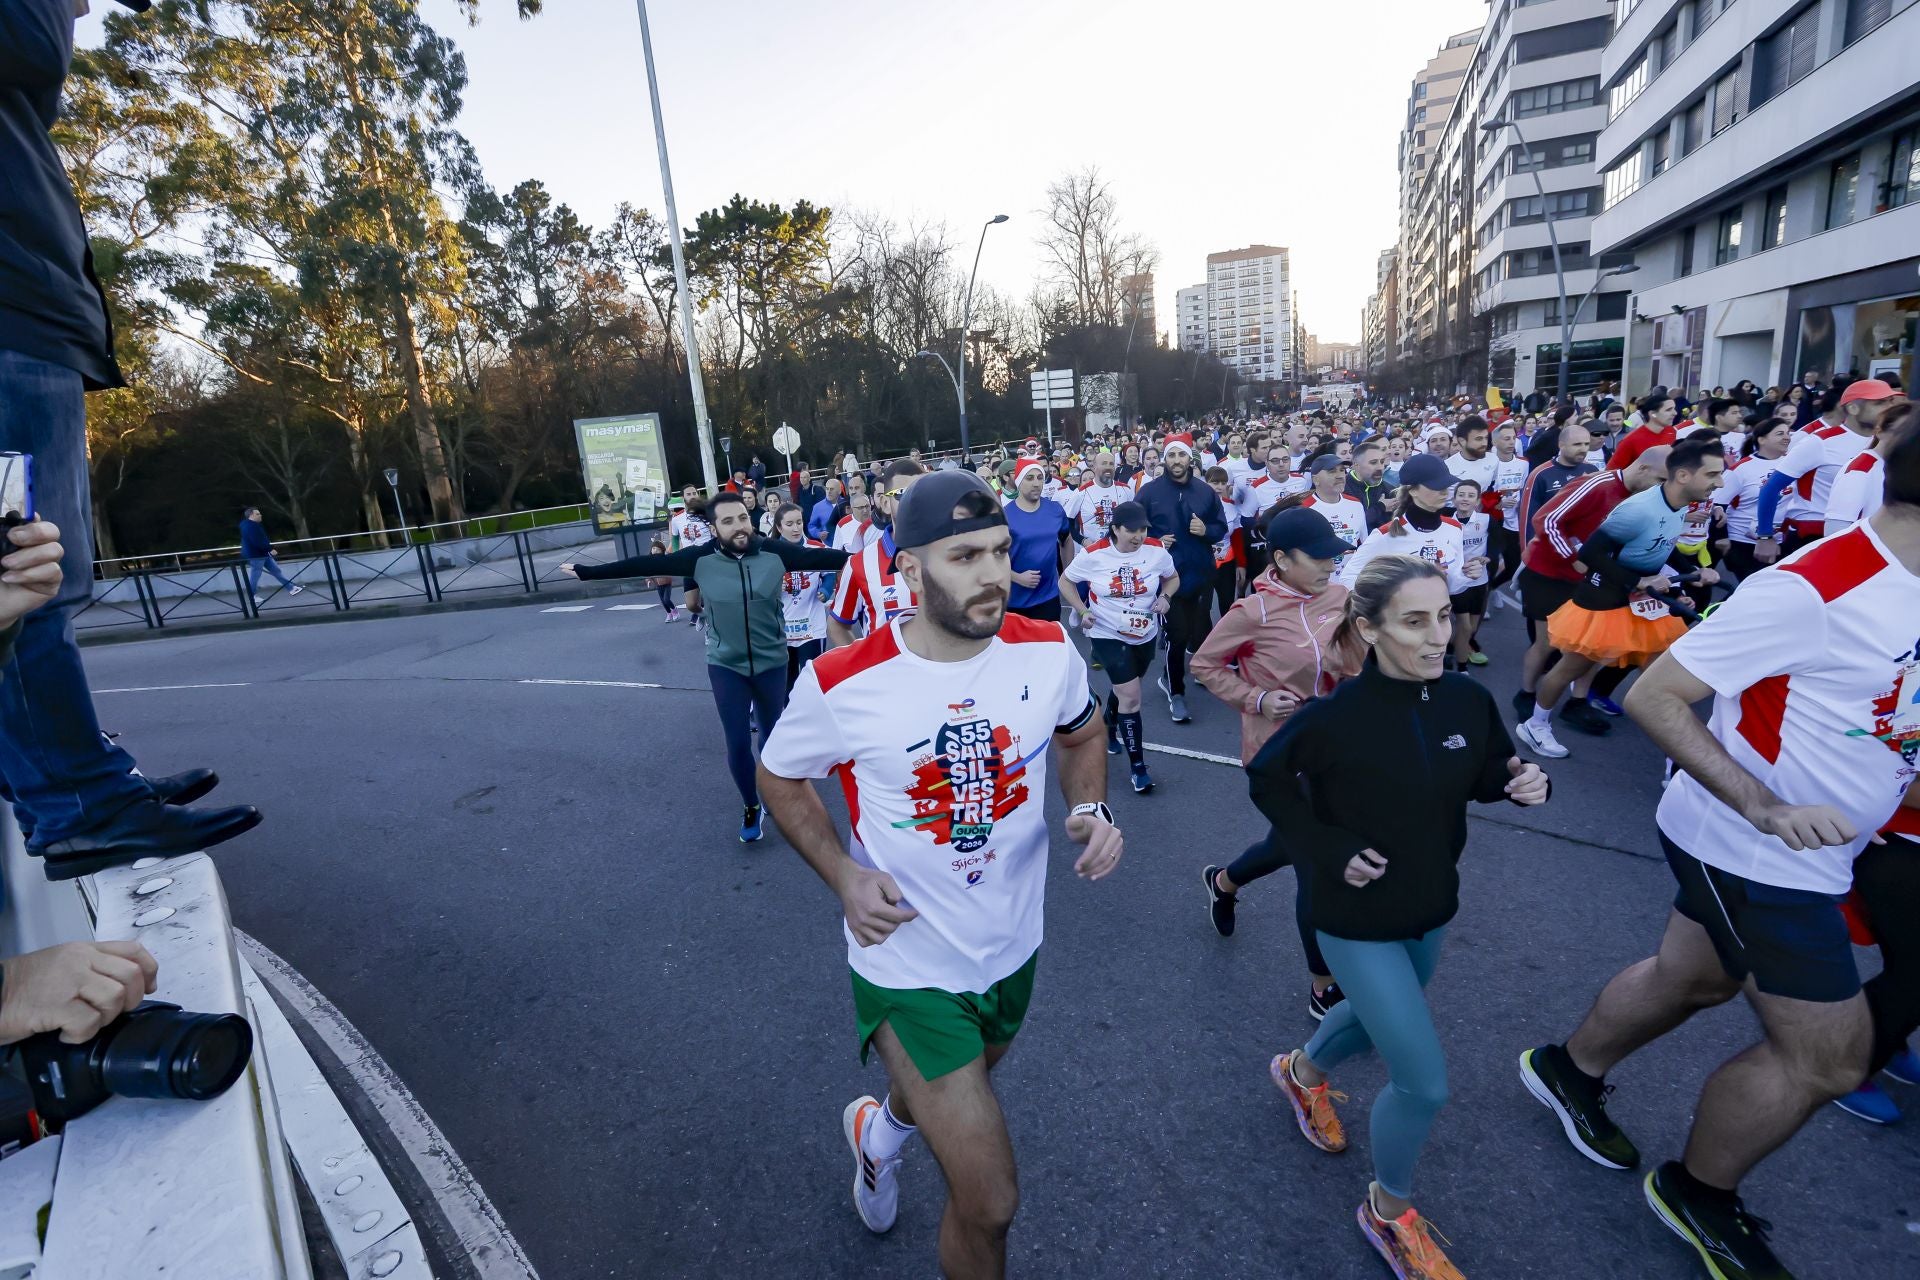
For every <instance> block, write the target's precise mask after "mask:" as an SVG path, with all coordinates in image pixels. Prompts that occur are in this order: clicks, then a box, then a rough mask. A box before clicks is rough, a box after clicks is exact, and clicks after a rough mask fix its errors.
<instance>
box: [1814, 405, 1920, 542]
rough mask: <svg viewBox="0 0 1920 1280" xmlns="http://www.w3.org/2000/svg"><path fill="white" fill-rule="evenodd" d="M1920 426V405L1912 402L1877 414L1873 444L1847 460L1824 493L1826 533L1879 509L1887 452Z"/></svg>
mask: <svg viewBox="0 0 1920 1280" xmlns="http://www.w3.org/2000/svg"><path fill="white" fill-rule="evenodd" d="M1917 429H1920V408H1916V407H1915V406H1914V405H1913V403H1912V402H1908V403H1907V404H1904V405H1896V406H1895V407H1894V408H1891V409H1889V410H1887V412H1886V413H1884V414H1882V415H1881V416H1880V421H1879V423H1878V424H1877V425H1876V426H1875V428H1874V442H1873V447H1872V448H1870V449H1868V450H1866V451H1865V452H1864V453H1862V454H1861V455H1860V456H1859V457H1857V458H1855V459H1854V460H1853V461H1852V462H1849V463H1848V464H1847V465H1846V467H1845V468H1844V469H1843V470H1842V471H1841V472H1840V474H1839V475H1837V476H1835V477H1834V478H1833V488H1832V490H1831V491H1830V492H1829V493H1828V494H1827V510H1826V522H1827V523H1826V528H1827V533H1828V535H1829V536H1831V535H1833V534H1836V533H1843V532H1845V531H1846V530H1848V529H1851V528H1852V527H1853V526H1854V525H1856V524H1859V523H1860V522H1861V521H1862V520H1865V519H1867V518H1868V517H1869V516H1871V515H1872V514H1873V513H1874V512H1876V511H1878V510H1879V509H1880V497H1881V491H1882V490H1883V489H1885V488H1886V484H1887V464H1886V455H1887V454H1889V453H1891V452H1892V451H1893V447H1894V446H1895V445H1897V444H1899V443H1900V441H1901V440H1902V439H1904V438H1905V436H1906V434H1907V433H1908V432H1910V431H1914V430H1917Z"/></svg>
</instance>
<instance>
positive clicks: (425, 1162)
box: [233, 929, 538, 1280]
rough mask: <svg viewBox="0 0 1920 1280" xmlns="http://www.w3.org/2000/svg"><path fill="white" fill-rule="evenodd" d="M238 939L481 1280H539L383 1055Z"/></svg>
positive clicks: (255, 947) (270, 958)
mask: <svg viewBox="0 0 1920 1280" xmlns="http://www.w3.org/2000/svg"><path fill="white" fill-rule="evenodd" d="M233 940H234V942H235V943H236V944H237V945H238V946H239V948H240V950H241V952H242V953H243V954H244V956H245V958H246V960H247V963H248V964H250V965H251V966H252V967H253V971H254V973H255V974H257V975H258V976H259V978H260V980H261V981H262V982H264V983H266V984H267V986H268V987H270V988H272V990H273V993H274V994H275V995H276V996H278V997H279V998H280V1000H281V1001H282V1002H283V1003H284V1004H285V1006H286V1007H287V1008H289V1009H291V1010H292V1011H293V1012H294V1013H296V1014H298V1015H299V1016H300V1018H301V1020H302V1021H304V1022H305V1023H306V1024H307V1026H308V1027H310V1028H311V1029H312V1030H313V1032H314V1034H315V1035H316V1036H318V1037H319V1038H320V1041H321V1043H323V1044H325V1045H326V1046H327V1048H328V1050H330V1051H331V1052H332V1053H333V1055H334V1057H335V1058H336V1059H338V1061H339V1063H340V1065H341V1067H343V1068H344V1069H345V1070H346V1072H347V1073H348V1074H349V1075H351V1076H352V1077H353V1080H354V1083H355V1084H357V1085H358V1086H359V1087H360V1089H361V1090H362V1091H363V1092H364V1093H365V1094H366V1097H367V1101H369V1102H370V1103H372V1104H373V1108H374V1110H375V1111H377V1112H379V1114H380V1118H381V1120H382V1121H384V1122H385V1123H386V1126H387V1128H388V1130H389V1131H391V1132H392V1134H393V1136H394V1138H395V1140H396V1141H397V1142H399V1144H400V1146H401V1148H402V1150H404V1151H405V1152H406V1153H407V1158H408V1160H410V1161H411V1162H412V1164H413V1167H414V1170H415V1171H416V1172H417V1173H418V1174H419V1175H420V1180H421V1182H423V1183H424V1184H425V1185H426V1188H427V1192H428V1194H430V1195H431V1196H433V1198H434V1202H435V1203H436V1204H437V1205H438V1206H439V1208H440V1212H441V1213H442V1214H444V1215H445V1216H446V1220H447V1224H448V1225H449V1226H450V1227H451V1228H452V1229H453V1232H454V1234H455V1235H456V1236H457V1237H458V1238H459V1241H460V1245H461V1247H462V1248H463V1249H464V1250H465V1251H466V1254H467V1261H468V1262H469V1263H470V1264H471V1265H472V1267H473V1270H474V1274H475V1275H477V1276H479V1277H480V1278H481V1280H538V1273H537V1272H535V1271H534V1269H533V1264H532V1263H531V1262H529V1261H527V1255H526V1254H525V1253H523V1252H522V1251H521V1249H520V1242H519V1241H517V1240H515V1239H514V1238H513V1233H512V1232H511V1231H509V1230H507V1224H506V1223H505V1222H504V1221H502V1220H501V1217H500V1213H499V1210H497V1209H495V1208H494V1207H493V1201H491V1200H489V1199H488V1198H487V1193H486V1192H485V1191H482V1190H481V1189H480V1184H479V1182H478V1181H476V1180H475V1179H474V1176H473V1174H472V1173H471V1172H470V1171H469V1170H468V1169H467V1166H466V1165H465V1164H464V1163H463V1162H462V1161H461V1159H460V1157H459V1155H458V1154H457V1153H455V1151H454V1149H453V1144H452V1143H450V1142H448V1141H447V1136H446V1135H445V1134H444V1133H442V1132H440V1128H439V1126H438V1125H436V1124H434V1122H433V1118H432V1117H431V1116H429V1115H428V1114H427V1112H426V1109H425V1108H424V1107H422V1106H421V1105H420V1103H419V1100H418V1099H416V1098H415V1097H414V1096H413V1094H412V1093H411V1092H410V1091H409V1090H408V1089H407V1086H406V1085H405V1084H403V1083H402V1082H401V1080H400V1077H399V1076H397V1075H395V1074H394V1071H393V1068H392V1067H389V1066H388V1065H387V1064H386V1061H385V1060H384V1059H382V1058H381V1056H380V1054H379V1051H378V1050H376V1049H375V1048H374V1047H373V1046H372V1045H371V1044H369V1043H367V1038H366V1037H365V1036H363V1035H361V1034H360V1032H359V1031H358V1030H357V1029H356V1028H355V1027H354V1025H353V1024H352V1023H351V1022H348V1021H347V1019H346V1016H345V1015H344V1014H342V1013H341V1012H340V1011H339V1010H338V1009H336V1008H334V1007H333V1002H332V1001H330V1000H328V999H327V998H326V997H325V996H323V995H321V994H320V992H319V991H317V990H316V989H315V988H314V986H313V984H312V983H310V982H308V981H307V980H306V979H305V978H304V977H302V976H301V975H300V973H299V971H298V970H296V969H294V968H293V966H292V965H289V964H288V963H287V962H286V961H285V960H282V959H281V958H280V957H279V956H277V955H275V954H274V953H273V952H271V951H269V950H267V948H265V947H263V946H261V945H260V943H258V942H256V941H255V940H254V939H253V938H251V937H249V936H248V935H246V934H245V933H242V932H241V931H240V930H238V929H235V930H234V931H233Z"/></svg>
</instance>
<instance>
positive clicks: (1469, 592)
mask: <svg viewBox="0 0 1920 1280" xmlns="http://www.w3.org/2000/svg"><path fill="white" fill-rule="evenodd" d="M1453 611H1454V612H1455V613H1468V614H1472V615H1473V616H1474V617H1476V618H1477V617H1479V616H1480V615H1481V614H1484V613H1485V612H1486V611H1487V589H1486V588H1485V587H1468V588H1467V589H1466V590H1465V591H1462V592H1461V593H1460V594H1459V595H1457V596H1455V597H1453Z"/></svg>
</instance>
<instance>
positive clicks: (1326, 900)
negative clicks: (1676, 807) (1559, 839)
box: [1247, 556, 1550, 1280]
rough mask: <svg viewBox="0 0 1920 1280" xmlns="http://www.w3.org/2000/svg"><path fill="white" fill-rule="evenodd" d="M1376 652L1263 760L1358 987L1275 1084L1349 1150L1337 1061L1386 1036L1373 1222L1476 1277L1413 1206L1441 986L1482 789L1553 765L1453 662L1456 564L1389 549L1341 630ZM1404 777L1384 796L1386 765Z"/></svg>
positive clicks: (1395, 1259) (1277, 1073)
mask: <svg viewBox="0 0 1920 1280" xmlns="http://www.w3.org/2000/svg"><path fill="white" fill-rule="evenodd" d="M1353 638H1357V639H1358V640H1359V641H1361V642H1362V643H1364V644H1365V645H1366V647H1367V648H1368V649H1369V650H1370V651H1371V652H1370V653H1369V655H1368V657H1367V660H1366V663H1365V666H1364V667H1363V668H1362V670H1361V672H1360V674H1359V675H1358V676H1356V677H1355V678H1354V679H1352V680H1349V681H1347V682H1346V683H1344V684H1342V685H1340V686H1339V687H1338V688H1337V689H1335V690H1334V691H1333V692H1332V693H1331V694H1329V695H1328V696H1327V697H1325V698H1322V699H1319V700H1318V701H1316V702H1313V703H1310V704H1308V705H1307V706H1305V707H1303V708H1301V710H1300V711H1298V712H1297V713H1295V714H1294V715H1293V716H1292V717H1291V718H1290V719H1289V720H1288V721H1287V723H1286V724H1285V725H1284V726H1283V727H1282V728H1281V730H1280V732H1279V733H1277V734H1275V735H1274V736H1273V738H1272V739H1271V740H1269V741H1268V743H1267V745H1266V746H1264V747H1262V748H1261V749H1260V754H1259V755H1257V756H1255V757H1254V760H1253V763H1252V764H1251V765H1250V766H1249V767H1248V770H1247V772H1248V774H1249V775H1250V777H1251V779H1252V792H1253V799H1254V802H1255V803H1256V804H1257V805H1259V806H1260V811H1261V812H1262V813H1264V814H1265V815H1266V816H1267V818H1268V819H1269V820H1270V821H1271V822H1272V823H1273V825H1274V829H1275V830H1276V831H1277V832H1279V833H1280V835H1281V838H1282V839H1284V840H1285V841H1286V842H1287V846H1288V849H1289V850H1290V852H1291V853H1292V854H1293V856H1294V858H1295V859H1296V865H1299V866H1302V867H1304V868H1306V869H1307V871H1308V878H1309V881H1310V888H1309V891H1308V894H1309V904H1310V906H1309V909H1310V912H1311V915H1312V921H1313V926H1314V929H1315V936H1316V939H1317V940H1318V942H1319V944H1320V949H1321V951H1322V952H1323V953H1324V954H1325V956H1326V958H1327V961H1328V963H1329V964H1330V965H1331V966H1332V970H1333V976H1334V977H1335V978H1337V979H1338V980H1339V982H1340V986H1341V989H1342V990H1343V991H1344V992H1345V993H1346V997H1347V998H1346V999H1345V1000H1344V1001H1342V1002H1341V1003H1340V1004H1339V1005H1337V1006H1335V1007H1334V1009H1333V1010H1332V1011H1331V1012H1329V1013H1328V1014H1327V1017H1326V1020H1325V1021H1323V1022H1322V1023H1321V1024H1320V1030H1319V1031H1318V1032H1316V1033H1315V1034H1314V1037H1313V1039H1311V1040H1310V1041H1308V1042H1307V1044H1306V1046H1305V1047H1304V1048H1301V1049H1295V1050H1293V1051H1292V1052H1290V1053H1284V1054H1281V1055H1279V1056H1278V1057H1276V1058H1274V1060H1273V1062H1272V1064H1271V1067H1270V1068H1269V1070H1270V1072H1271V1074H1272V1077H1273V1081H1274V1083H1275V1084H1276V1085H1278V1086H1279V1087H1280V1090H1281V1092H1282V1093H1284V1094H1285V1095H1286V1097H1287V1101H1288V1102H1289V1103H1290V1104H1292V1107H1293V1111H1294V1116H1295V1118H1296V1120H1297V1121H1298V1123H1299V1125H1300V1132H1301V1133H1303V1134H1305V1135H1306V1137H1307V1140H1308V1141H1309V1142H1311V1143H1312V1144H1313V1145H1314V1146H1316V1147H1318V1148H1319V1149H1320V1150H1322V1151H1329V1152H1337V1151H1343V1150H1345V1149H1346V1145H1347V1139H1346V1134H1345V1132H1344V1130H1343V1129H1342V1128H1341V1124H1340V1119H1339V1117H1338V1116H1337V1115H1336V1114H1335V1112H1334V1105H1333V1104H1334V1102H1335V1101H1336V1100H1341V1099H1344V1096H1345V1095H1343V1094H1336V1093H1334V1092H1333V1091H1332V1090H1331V1089H1330V1088H1329V1086H1328V1084H1327V1073H1328V1072H1329V1071H1331V1070H1333V1069H1334V1068H1335V1067H1337V1066H1338V1065H1339V1064H1340V1063H1342V1062H1344V1061H1346V1060H1347V1059H1349V1058H1351V1057H1354V1056H1355V1055H1356V1054H1359V1053H1362V1052H1364V1051H1365V1050H1367V1049H1369V1048H1374V1049H1377V1050H1379V1052H1380V1056H1381V1057H1382V1058H1384V1059H1385V1060H1386V1063H1387V1070H1388V1076H1389V1081H1388V1085H1387V1087H1386V1088H1385V1089H1384V1090H1382V1092H1381V1094H1380V1097H1379V1099H1378V1100H1377V1101H1376V1102H1375V1103H1374V1106H1373V1114H1372V1118H1371V1139H1372V1146H1373V1164H1374V1181H1373V1183H1372V1185H1371V1186H1370V1187H1369V1188H1368V1191H1367V1197H1366V1199H1365V1200H1364V1201H1363V1202H1362V1203H1361V1205H1360V1207H1359V1210H1358V1213H1357V1217H1358V1219H1359V1223H1360V1230H1361V1233H1362V1234H1364V1235H1365V1236H1366V1237H1367V1240H1368V1241H1369V1242H1370V1243H1371V1244H1372V1245H1373V1247H1374V1248H1375V1249H1377V1250H1378V1251H1379V1252H1380V1254H1381V1256H1382V1257H1384V1258H1385V1259H1386V1260H1387V1262H1388V1264H1389V1265H1390V1266H1392V1267H1393V1269H1394V1273H1395V1274H1396V1275H1398V1276H1400V1277H1402V1278H1403V1280H1459V1277H1460V1272H1459V1270H1458V1269H1457V1268H1455V1267H1454V1265H1453V1264H1452V1263H1451V1262H1449V1261H1448V1260H1447V1256H1446V1254H1445V1253H1444V1252H1442V1251H1441V1248H1440V1245H1439V1244H1438V1243H1437V1242H1436V1241H1435V1239H1434V1236H1433V1233H1432V1232H1431V1230H1430V1228H1429V1227H1428V1225H1427V1222H1426V1220H1425V1219H1424V1218H1422V1217H1421V1215H1420V1214H1419V1213H1418V1212H1417V1211H1416V1210H1415V1209H1414V1208H1413V1205H1412V1203H1411V1202H1410V1197H1411V1196H1412V1194H1413V1167H1414V1164H1415V1163H1416V1161H1417V1160H1418V1159H1419V1156H1420V1150H1421V1148H1422V1147H1423V1146H1424V1145H1425V1144H1426V1139H1427V1131H1428V1129H1429V1128H1430V1127H1431V1126H1432V1124H1433V1118H1434V1115H1435V1114H1436V1113H1437V1112H1438V1111H1439V1110H1440V1108H1441V1106H1442V1105H1443V1104H1445V1102H1446V1100H1447V1067H1446V1059H1445V1057H1444V1055H1443V1054H1442V1052H1441V1048H1440V1037H1439V1035H1438V1033H1437V1032H1436V1031H1435V1030H1434V1025H1433V1015H1432V1012H1431V1011H1430V1010H1429V1009H1428V1007H1427V1002H1426V995H1425V988H1426V985H1427V981H1428V979H1430V978H1431V977H1432V976H1433V970H1434V966H1435V964H1436V963H1437V962H1438V961H1439V958H1440V944H1441V940H1442V939H1443V938H1444V936H1445V934H1446V927H1447V923H1448V921H1450V920H1452V919H1453V916H1454V913H1455V912H1456V911H1457V910H1458V909H1459V892H1460V873H1459V868H1458V862H1459V859H1460V851H1461V849H1462V848H1463V847H1464V846H1465V845H1466V839H1467V821H1466V808H1467V803H1468V802H1469V801H1479V802H1480V803H1483V804H1491V803H1493V802H1494V801H1496V800H1511V801H1513V802H1514V803H1516V804H1523V805H1536V804H1542V803H1544V802H1545V801H1546V799H1547V796H1548V794H1549V791H1550V787H1549V784H1548V781H1547V776H1546V774H1544V773H1542V772H1541V771H1540V768H1539V766H1537V765H1534V764H1531V763H1528V762H1524V761H1522V760H1520V759H1519V758H1518V757H1517V756H1515V755H1514V754H1513V743H1512V741H1511V740H1510V739H1509V738H1508V737H1507V731H1506V728H1505V726H1504V725H1503V724H1502V723H1501V720H1500V711H1499V708H1498V706H1497V705H1496V704H1495V703H1494V700H1493V696H1492V695H1491V694H1489V693H1488V692H1487V691H1486V690H1485V689H1483V688H1482V687H1481V686H1480V685H1479V684H1477V683H1476V682H1474V681H1473V680H1471V679H1469V678H1468V677H1466V676H1463V675H1458V674H1453V673H1448V672H1446V671H1445V670H1444V663H1445V658H1446V653H1447V644H1448V641H1449V640H1450V639H1451V638H1452V612H1451V606H1450V605H1449V603H1448V592H1447V581H1446V576H1445V575H1444V574H1443V573H1442V572H1441V571H1440V570H1439V569H1437V568H1435V567H1434V566H1433V565H1431V564H1429V563H1427V562H1425V561H1422V560H1417V559H1414V558H1413V557H1411V556H1383V557H1381V558H1379V559H1377V560H1375V561H1374V562H1373V563H1372V564H1370V565H1368V566H1367V568H1366V569H1365V570H1364V571H1363V572H1362V573H1361V574H1360V576H1359V577H1358V578H1357V579H1356V580H1355V581H1354V583H1353V586H1352V593H1351V595H1350V596H1349V597H1348V600H1347V611H1346V619H1345V621H1344V622H1343V623H1342V625H1341V628H1340V633H1339V639H1353ZM1383 773H1384V774H1386V775H1387V776H1392V777H1396V778H1400V779H1403V780H1404V781H1405V783H1406V785H1405V786H1403V787H1402V788H1400V789H1399V791H1398V792H1397V793H1396V795H1395V798H1394V802H1393V803H1391V804H1382V803H1381V799H1380V797H1381V792H1380V785H1379V780H1380V778H1381V777H1382V775H1383Z"/></svg>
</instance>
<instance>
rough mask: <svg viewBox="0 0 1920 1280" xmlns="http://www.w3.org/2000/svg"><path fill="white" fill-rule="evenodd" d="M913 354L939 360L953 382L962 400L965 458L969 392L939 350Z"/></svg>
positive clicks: (961, 422)
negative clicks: (963, 388) (961, 384)
mask: <svg viewBox="0 0 1920 1280" xmlns="http://www.w3.org/2000/svg"><path fill="white" fill-rule="evenodd" d="M964 343H965V339H964V338H963V339H962V344H963V345H964ZM913 354H914V358H915V359H919V358H920V357H921V356H925V357H926V358H927V359H929V360H938V361H939V362H940V367H941V368H942V369H945V370H946V371H947V381H949V382H951V383H952V384H953V397H954V399H956V400H958V401H959V402H960V430H961V432H962V433H963V434H962V435H961V437H960V439H961V441H962V443H961V445H960V456H961V457H962V459H964V458H965V457H966V454H967V446H966V444H965V443H964V442H965V440H966V435H965V434H964V433H965V431H966V429H967V393H966V392H965V391H964V390H962V389H961V386H960V379H959V378H957V377H955V376H954V372H953V366H952V365H950V364H948V363H947V358H946V357H945V356H943V355H941V354H940V353H939V352H938V351H927V350H924V349H922V350H920V351H916V352H914V353H913Z"/></svg>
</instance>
